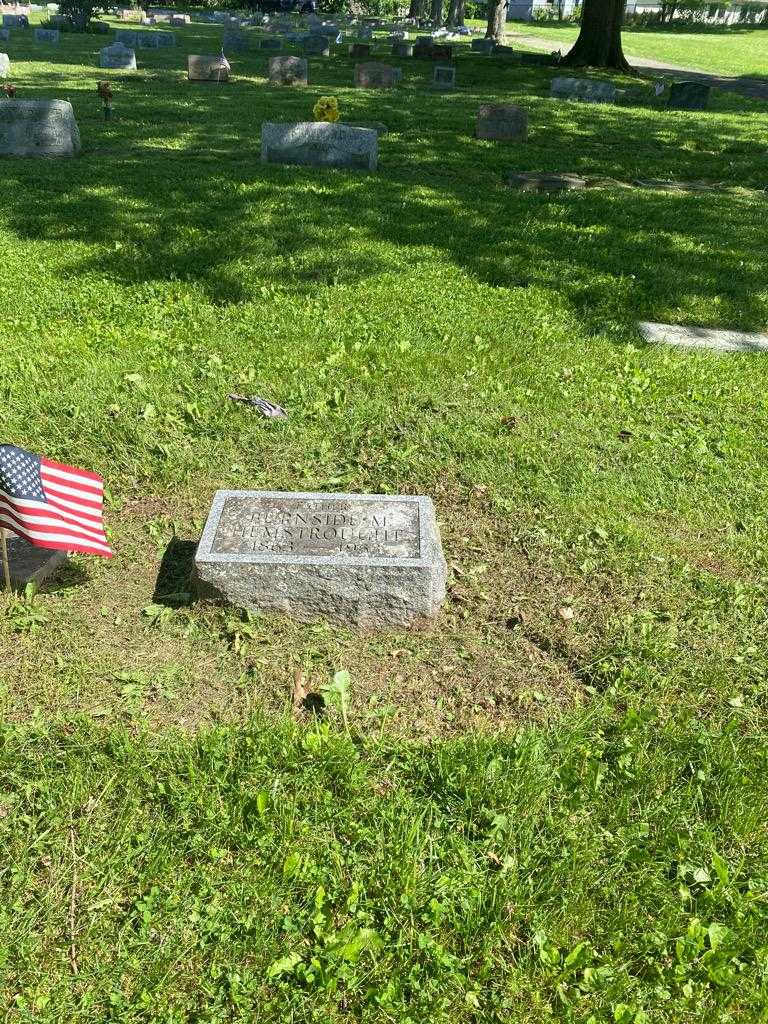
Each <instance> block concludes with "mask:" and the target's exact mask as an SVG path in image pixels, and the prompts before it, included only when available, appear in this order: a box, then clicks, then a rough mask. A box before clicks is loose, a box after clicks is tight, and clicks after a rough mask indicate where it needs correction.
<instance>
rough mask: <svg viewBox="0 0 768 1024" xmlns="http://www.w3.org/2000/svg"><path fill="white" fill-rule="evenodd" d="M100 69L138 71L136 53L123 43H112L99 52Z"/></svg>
mask: <svg viewBox="0 0 768 1024" xmlns="http://www.w3.org/2000/svg"><path fill="white" fill-rule="evenodd" d="M99 67H102V68H115V69H116V70H118V71H135V70H136V53H135V52H134V51H133V50H131V49H129V48H128V47H127V46H125V45H124V44H123V43H112V45H111V46H105V47H104V48H103V49H102V50H99Z"/></svg>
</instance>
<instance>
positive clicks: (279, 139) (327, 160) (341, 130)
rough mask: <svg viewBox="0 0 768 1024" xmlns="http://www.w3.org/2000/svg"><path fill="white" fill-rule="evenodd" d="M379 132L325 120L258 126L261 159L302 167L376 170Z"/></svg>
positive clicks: (267, 123) (265, 161)
mask: <svg viewBox="0 0 768 1024" xmlns="http://www.w3.org/2000/svg"><path fill="white" fill-rule="evenodd" d="M378 139H379V136H378V133H377V132H376V131H374V130H372V129H367V128H351V127H350V126H349V125H345V124H340V123H339V122H336V123H331V122H328V121H297V122H288V123H275V122H270V121H266V122H265V123H264V124H263V125H262V126H261V159H262V161H263V162H264V163H270V164H294V165H298V166H301V167H345V168H351V169H353V170H364V171H375V170H376V168H377V166H378V157H379V144H378Z"/></svg>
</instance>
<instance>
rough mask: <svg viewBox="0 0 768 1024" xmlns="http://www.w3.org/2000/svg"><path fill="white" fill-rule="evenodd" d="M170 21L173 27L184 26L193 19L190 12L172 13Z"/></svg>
mask: <svg viewBox="0 0 768 1024" xmlns="http://www.w3.org/2000/svg"><path fill="white" fill-rule="evenodd" d="M170 22H171V27H172V28H183V27H184V26H185V25H189V24H190V23H191V22H192V19H191V18H190V16H189V15H188V14H172V15H171V18H170Z"/></svg>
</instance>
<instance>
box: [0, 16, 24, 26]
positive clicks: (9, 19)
mask: <svg viewBox="0 0 768 1024" xmlns="http://www.w3.org/2000/svg"><path fill="white" fill-rule="evenodd" d="M3 28H29V18H28V17H27V16H26V14H4V15H3Z"/></svg>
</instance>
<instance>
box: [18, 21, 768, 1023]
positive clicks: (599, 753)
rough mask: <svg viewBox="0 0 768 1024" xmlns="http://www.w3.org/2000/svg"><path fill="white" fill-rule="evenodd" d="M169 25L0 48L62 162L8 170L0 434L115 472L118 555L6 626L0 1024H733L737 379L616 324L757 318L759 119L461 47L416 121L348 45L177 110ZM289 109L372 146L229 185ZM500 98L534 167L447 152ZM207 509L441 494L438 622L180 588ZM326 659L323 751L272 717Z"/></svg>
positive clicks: (756, 410) (306, 718)
mask: <svg viewBox="0 0 768 1024" xmlns="http://www.w3.org/2000/svg"><path fill="white" fill-rule="evenodd" d="M177 37H178V38H179V40H180V42H182V41H183V42H182V45H180V46H179V47H177V48H176V49H175V50H172V51H159V52H157V53H152V52H151V51H139V57H140V60H141V61H142V62H143V63H144V66H143V67H142V70H141V71H140V72H139V73H138V75H136V76H132V77H128V76H120V75H111V76H109V75H108V74H107V73H104V72H102V71H100V70H99V69H97V68H96V67H95V64H96V57H95V55H96V52H97V50H98V48H99V46H100V45H104V43H105V40H103V39H98V38H96V37H93V38H87V39H83V38H77V37H73V36H65V37H63V38H62V42H61V44H60V46H59V47H58V48H53V47H47V48H38V47H36V46H34V44H32V43H31V42H30V41H29V38H28V37H27V36H24V37H16V36H14V38H13V39H12V42H11V47H10V49H11V57H12V61H13V65H14V71H13V76H12V77H13V80H14V81H15V82H16V84H17V85H18V87H19V95H20V96H21V97H34V96H67V97H69V98H70V99H71V100H72V102H73V104H74V106H75V110H76V114H77V118H78V121H79V123H80V127H81V130H82V136H83V143H84V153H83V156H82V157H81V158H80V159H78V160H76V161H70V162H40V163H35V162H26V161H25V162H22V161H12V160H4V161H2V162H0V187H1V188H2V192H3V195H4V197H5V198H4V203H3V204H2V208H1V209H0V245H2V251H3V272H2V275H0V346H1V348H2V353H3V358H2V360H0V424H1V425H2V433H1V434H0V436H1V437H2V439H3V440H4V441H10V442H12V443H17V444H21V445H24V446H26V447H28V448H30V449H33V450H36V451H42V452H45V454H46V455H48V456H49V457H51V458H58V459H61V460H62V461H67V462H72V463H75V464H79V465H86V466H88V467H90V468H93V469H95V470H97V471H99V472H100V473H102V474H103V475H104V477H105V479H106V482H107V488H108V492H107V516H108V523H109V528H110V530H111V534H112V539H113V541H114V546H115V549H116V557H115V559H114V560H113V561H111V562H109V563H106V562H99V561H96V560H88V559H85V558H74V559H73V560H72V565H71V567H70V568H69V569H68V570H67V571H66V572H64V573H62V574H61V576H60V577H59V578H58V580H57V581H56V584H55V585H54V586H53V587H50V588H47V589H46V591H45V592H44V593H43V594H41V595H39V596H38V597H37V598H36V599H34V600H33V601H27V600H23V599H18V600H12V601H11V600H8V599H7V598H5V597H3V598H1V599H0V684H1V685H0V700H1V701H2V713H3V719H4V723H5V724H4V726H3V731H2V746H0V779H1V781H0V834H1V835H2V841H3V846H4V849H5V850H6V857H5V858H4V859H3V862H2V866H1V867H0V879H2V883H1V884H2V887H3V890H4V892H3V899H2V901H0V921H1V922H2V925H1V926H0V935H2V939H0V991H2V993H3V999H4V1000H5V1003H6V1004H7V1007H8V1009H7V1016H8V1018H9V1020H14V1021H16V1020H30V1019H38V1020H46V1021H64V1020H67V1021H71V1020H84V1021H87V1020H93V1021H97V1020H98V1021H101V1020H124V1021H158V1020H164V1021H168V1022H174V1024H175V1022H177V1021H179V1022H180V1021H184V1022H187V1021H188V1022H190V1024H191V1022H192V1021H195V1022H203V1021H205V1022H208V1021H210V1022H213V1021H216V1022H218V1021H224V1020H249V1021H250V1020H254V1019H258V1020H269V1021H272V1020H281V1021H283V1020H294V1021H304V1020H318V1021H319V1020H323V1021H325V1020H329V1019H330V1020H336V1019H339V1020H341V1019H345V1020H348V1019H350V1018H352V1019H359V1020H372V1021H373V1020H376V1021H379V1020H381V1021H390V1020H397V1021H408V1020H413V1021H419V1022H421V1021H425V1020H429V1021H437V1022H439V1021H442V1020H448V1019H449V1017H450V1018H451V1019H453V1020H457V1019H458V1020H467V1021H475V1020H478V1021H479V1020H494V1019H498V1020H501V1019H502V1015H503V1017H504V1018H505V1019H512V1020H516V1021H517V1020H520V1021H528V1020H530V1021H541V1020H549V1019H552V1020H567V1021H584V1022H587V1021H590V1020H593V1021H597V1022H599V1024H605V1022H608V1021H613V1022H616V1021H619V1022H621V1024H625V1022H627V1024H632V1022H634V1024H643V1022H644V1021H648V1020H653V1021H656V1020H659V1021H670V1022H671V1021H674V1022H686V1024H687V1022H688V1021H702V1022H703V1021H711V1020H718V1021H720V1020H722V1021H727V1020H736V1019H760V1015H761V1014H764V1013H765V1005H764V1003H765V986H764V971H765V964H766V950H765V940H764V934H765V902H764V897H765V884H766V877H768V869H767V868H766V857H765V853H766V851H765V836H764V830H763V829H762V822H763V821H764V818H765V787H764V785H763V781H762V780H763V776H764V772H765V759H766V748H765V742H764V738H763V737H764V720H765V680H766V675H767V674H768V661H766V657H765V651H764V646H765V645H764V643H763V639H764V635H765V623H766V587H765V576H766V559H767V558H768V555H767V554H766V552H768V534H767V532H766V526H765V514H764V495H765V491H766V485H767V484H768V480H766V469H765V459H764V438H765V435H766V431H767V430H768V422H767V417H766V406H765V401H764V399H763V395H764V393H765V381H764V377H765V375H766V369H765V361H764V360H763V359H761V358H760V357H750V356H735V357H733V358H721V357H717V356H714V355H712V354H707V353H685V352H680V351H669V350H665V349H662V348H654V347H647V346H645V345H643V344H642V342H641V341H640V338H639V336H638V334H637V331H636V329H635V326H634V324H635V321H636V320H637V319H658V320H671V321H676V322H686V323H692V324H704V325H707V326H714V327H739V328H744V329H748V330H764V329H765V326H766V322H767V321H768V287H767V286H766V278H765V272H764V270H765V267H764V254H765V251H766V242H768V237H767V233H768V229H767V228H766V217H765V212H766V200H765V196H764V194H763V193H762V192H761V190H762V189H763V188H764V184H765V166H766V165H765V156H764V150H765V133H766V127H767V126H768V109H767V108H766V105H765V104H760V103H754V102H749V101H745V100H741V99H738V98H735V97H732V96H725V95H718V94H716V95H715V97H714V101H713V109H712V110H711V111H709V112H707V113H702V114H682V113H671V112H668V111H665V110H663V109H659V108H657V107H656V106H654V103H655V101H654V100H653V99H651V97H650V96H649V94H648V91H647V90H646V91H645V92H641V91H640V90H641V89H642V88H643V87H641V86H638V84H637V82H635V81H633V80H631V79H628V80H626V81H624V82H623V83H621V84H623V85H624V86H626V87H627V88H628V89H629V90H630V95H629V97H628V100H627V103H626V105H623V106H621V107H618V106H616V107H613V106H610V107H599V108H596V107H582V106H576V105H570V104H560V103H556V102H554V101H550V100H549V99H547V98H546V97H547V93H548V85H549V79H550V77H551V75H552V74H554V73H555V72H554V71H544V70H542V71H536V70H532V69H531V70H526V71H523V70H522V69H519V68H514V67H510V66H508V65H504V64H501V63H498V64H497V63H496V62H495V61H493V60H490V61H489V60H486V59H484V58H480V57H471V56H469V55H466V54H462V55H461V56H460V58H459V59H458V61H457V65H458V70H459V82H460V84H461V87H460V88H459V89H458V90H457V91H456V92H454V93H450V94H435V93H432V92H429V91H427V90H426V89H425V88H424V83H425V82H427V81H428V77H429V75H430V74H431V67H430V65H427V64H420V63H413V62H403V65H404V68H405V81H404V85H403V87H402V88H401V89H399V90H397V91H395V92H392V93H375V92H367V91H360V90H353V89H352V88H350V83H351V81H352V62H351V61H349V60H347V59H346V58H343V57H337V58H334V60H333V61H332V62H323V61H320V60H317V61H314V60H313V61H311V76H312V77H311V82H312V84H311V85H310V86H309V87H308V88H307V89H304V90H300V89H296V90H287V89H286V90H281V89H270V88H269V87H268V86H267V85H266V83H265V81H264V77H263V75H264V72H265V68H266V57H261V56H258V55H251V56H245V57H242V58H240V57H238V56H232V63H233V68H234V72H235V75H236V81H234V82H233V83H232V84H231V85H230V86H227V87H226V88H220V89H219V88H208V87H206V86H200V87H198V86H195V85H191V84H189V83H187V82H186V81H185V78H184V74H183V71H182V68H183V66H184V64H185V56H186V53H187V52H203V53H206V52H215V50H216V48H217V47H216V42H217V39H218V38H219V34H218V32H217V31H215V30H214V29H212V28H208V27H205V26H201V25H195V26H193V27H192V28H191V29H190V31H189V33H186V32H184V30H177ZM102 77H111V78H112V79H113V80H114V84H115V92H116V96H115V104H114V105H115V111H116V115H117V117H116V120H114V121H113V122H106V123H105V122H104V121H103V120H102V119H101V116H100V111H99V104H98V100H97V97H96V93H95V86H96V82H97V80H98V79H99V78H102ZM632 90H635V91H634V92H633V91H632ZM322 94H333V95H336V96H338V98H339V101H340V105H341V108H342V116H343V117H344V118H345V119H348V120H360V121H363V120H370V121H374V120H378V121H383V122H384V123H385V124H387V126H388V127H389V129H390V131H389V133H388V134H387V135H386V136H384V137H383V138H382V139H381V141H380V149H381V169H380V171H379V173H378V174H376V175H369V176H368V175H366V176H363V175H358V174H353V173H349V174H347V173H344V172H334V171H322V172H319V171H313V170H309V169H301V168H289V167H278V166H274V165H269V166H262V165H261V164H260V162H259V160H258V151H259V126H260V124H261V122H262V121H263V120H265V119H273V120H294V119H302V118H308V117H310V116H311V109H312V106H313V104H314V102H315V100H316V99H317V97H318V96H320V95H322ZM491 101H499V102H502V101H510V102H520V103H522V104H524V105H525V106H526V107H527V108H528V109H529V112H530V117H531V139H530V142H529V143H528V144H527V145H525V146H504V145H501V144H493V143H486V142H481V141H478V140H476V139H474V138H473V125H474V117H475V114H476V111H477V107H478V106H479V105H480V103H482V102H491ZM509 169H515V170H561V171H582V172H584V173H588V174H591V175H592V174H593V175H595V176H604V177H613V178H617V179H619V180H622V181H628V180H631V179H632V178H634V177H638V176H642V177H657V178H670V179H682V180H685V179H705V180H709V181H721V182H724V183H726V184H728V185H729V186H731V187H733V188H734V189H735V191H734V192H732V193H728V194H714V193H712V194H710V193H703V194H681V195H679V194H665V193H657V192H650V191H642V190H624V189H617V188H599V189H595V190H590V191H589V192H586V193H582V194H578V193H576V194H570V195H567V196H556V197H544V196H536V195H530V194H519V193H515V192H512V191H508V190H507V189H506V188H505V187H504V185H503V176H504V173H505V172H506V171H507V170H509ZM231 391H237V392H240V393H246V394H259V395H263V396H265V397H267V398H270V399H272V400H274V401H277V402H279V403H280V404H282V405H284V406H285V407H286V408H287V409H288V411H289V417H288V419H287V420H285V421H279V422H275V423H269V422H267V421H264V420H262V419H260V418H258V417H257V416H255V415H254V414H252V413H251V412H250V411H249V410H248V409H244V408H242V407H240V406H236V405H234V404H233V403H230V402H228V400H227V398H226V396H227V394H228V393H229V392H231ZM216 487H254V488H264V489H291V490H293V489H306V490H326V489H327V490H351V491H354V490H360V491H368V492H384V493H397V492H404V493H427V494H430V495H432V496H433V498H434V499H435V502H436V506H437V511H438V517H439V520H440V523H441V527H442V530H443V537H444V545H445V549H446V555H447V558H448V561H449V563H450V568H451V580H450V589H449V600H448V602H447V605H446V608H445V611H444V613H443V615H442V616H441V618H440V620H439V621H438V623H436V625H435V628H434V629H432V630H427V631H423V632H415V633H403V634H394V635H392V634H381V635H376V634H372V635H360V634H357V633H353V632H350V631H344V630H339V629H335V628H331V627H329V626H327V625H323V624H317V625H314V626H304V625H299V624H296V623H291V622H287V621H279V620H274V619H268V618H259V617H255V616H247V615H245V614H243V613H241V612H240V611H239V610H237V609H226V610H225V609H217V608H207V607H201V606H198V605H194V604H191V603H190V601H189V598H188V593H189V567H190V559H191V554H192V551H193V549H194V545H195V542H196V539H197V537H198V536H199V532H200V529H201V526H202V523H203V521H204V518H205V515H206V514H207V510H208V507H209V504H210V498H211V495H212V492H213V490H214V489H215V488H216ZM339 669H346V670H348V671H349V672H350V673H351V677H352V685H351V703H350V707H349V715H348V717H349V721H350V729H351V732H350V734H347V733H345V731H344V730H343V728H342V726H341V723H340V721H339V720H338V718H337V716H336V714H335V713H334V712H333V711H329V712H328V713H326V714H323V715H321V716H320V718H319V719H315V718H313V717H312V716H311V715H309V714H306V713H303V712H302V713H301V714H299V715H298V716H297V717H296V718H294V717H293V716H292V715H291V690H292V687H293V684H294V679H295V674H296V672H297V671H298V672H300V673H301V677H302V679H303V680H304V682H305V683H306V684H307V686H308V688H309V689H310V690H312V691H319V690H321V689H322V687H323V686H324V685H325V684H327V683H328V681H329V680H330V679H331V678H332V676H333V674H334V673H335V672H336V671H338V670H339ZM168 726H171V727H172V728H170V729H169V728H167V727H168ZM177 727H181V728H180V729H177ZM198 727H199V728H198ZM73 879H74V904H73V906H74V910H73V917H72V919H71V920H70V900H71V896H72V889H73ZM73 940H74V941H73ZM71 947H73V948H71ZM73 957H74V962H75V963H76V965H77V967H78V973H77V976H76V977H75V976H74V973H73Z"/></svg>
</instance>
